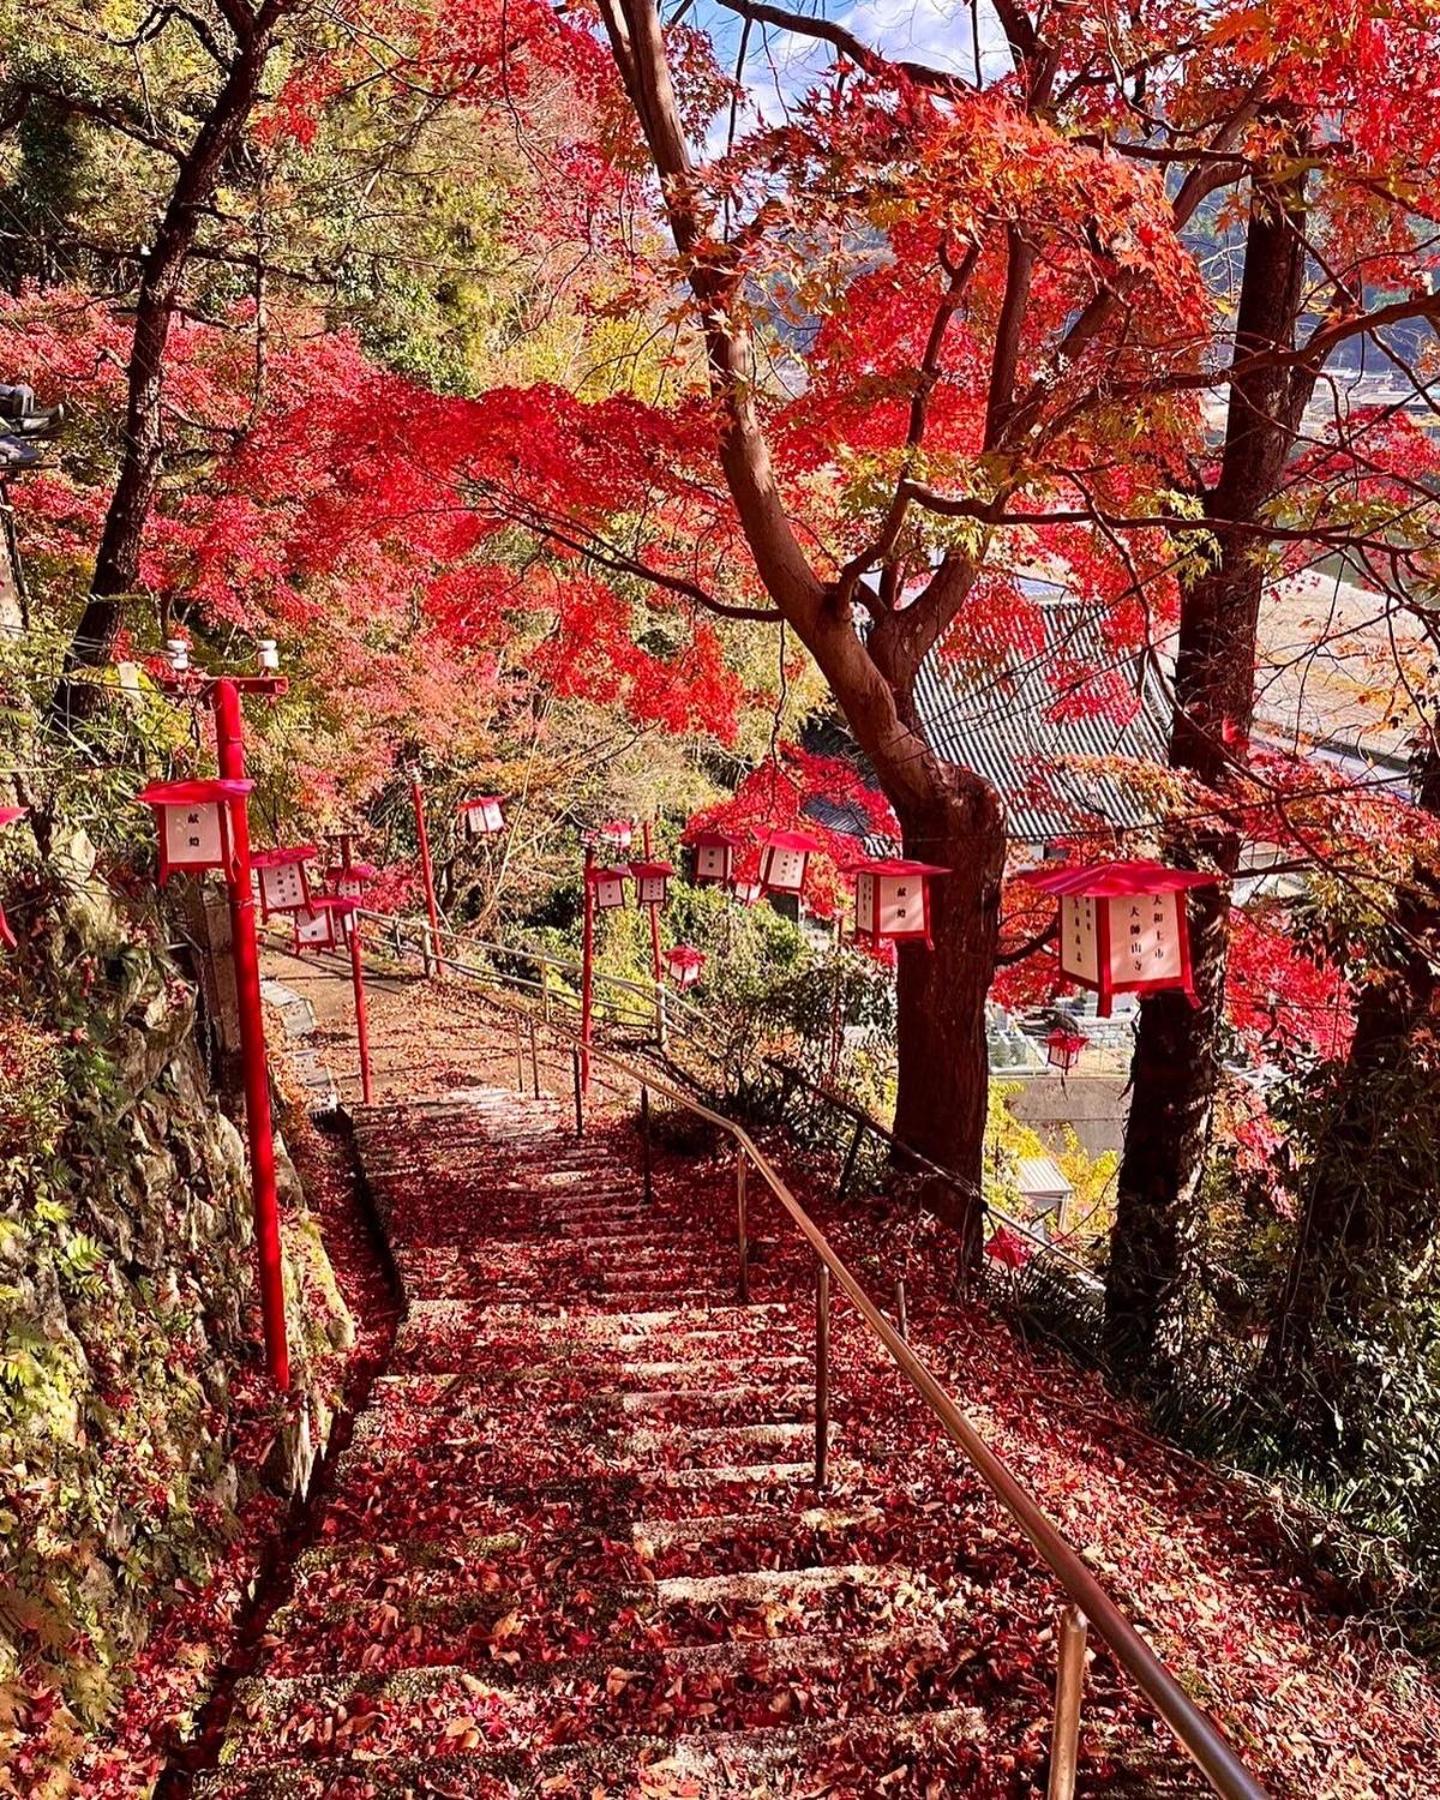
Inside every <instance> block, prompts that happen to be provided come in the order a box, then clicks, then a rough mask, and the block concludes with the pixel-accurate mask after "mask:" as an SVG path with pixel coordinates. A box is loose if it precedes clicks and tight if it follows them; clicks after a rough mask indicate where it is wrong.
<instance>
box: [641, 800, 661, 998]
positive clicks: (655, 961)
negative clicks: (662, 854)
mask: <svg viewBox="0 0 1440 1800" xmlns="http://www.w3.org/2000/svg"><path fill="white" fill-rule="evenodd" d="M644 836H645V860H646V862H649V861H650V859H651V855H652V850H651V844H650V821H649V820H648V819H647V820H646V821H645V826H644ZM650 974H651V978H652V979H653V980H654V982H655V985H656V987H659V985H660V908H659V907H658V906H652V907H651V908H650Z"/></svg>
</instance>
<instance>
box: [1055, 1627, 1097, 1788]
mask: <svg viewBox="0 0 1440 1800" xmlns="http://www.w3.org/2000/svg"><path fill="white" fill-rule="evenodd" d="M1089 1629H1090V1628H1089V1626H1088V1625H1087V1624H1086V1621H1085V1615H1084V1613H1082V1612H1081V1611H1080V1609H1079V1607H1078V1606H1066V1607H1062V1608H1061V1612H1060V1624H1059V1630H1058V1635H1057V1637H1056V1666H1055V1721H1054V1724H1053V1726H1052V1727H1051V1732H1050V1785H1049V1786H1048V1787H1047V1788H1046V1790H1045V1793H1046V1800H1074V1795H1075V1768H1076V1763H1077V1761H1078V1759H1079V1754H1080V1696H1081V1694H1082V1692H1083V1691H1084V1687H1085V1639H1086V1636H1087V1635H1088V1632H1089Z"/></svg>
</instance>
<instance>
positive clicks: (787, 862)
mask: <svg viewBox="0 0 1440 1800" xmlns="http://www.w3.org/2000/svg"><path fill="white" fill-rule="evenodd" d="M758 835H759V840H760V885H761V886H762V887H767V888H769V889H770V891H771V892H772V893H775V894H798V893H799V892H800V890H801V889H802V888H803V887H804V885H805V870H806V867H807V865H808V864H809V861H810V858H811V856H812V855H813V854H814V852H815V851H816V850H823V849H824V848H825V846H824V844H822V843H821V841H820V839H819V838H817V837H812V836H811V835H810V833H809V832H808V831H762V832H760V833H759V834H758Z"/></svg>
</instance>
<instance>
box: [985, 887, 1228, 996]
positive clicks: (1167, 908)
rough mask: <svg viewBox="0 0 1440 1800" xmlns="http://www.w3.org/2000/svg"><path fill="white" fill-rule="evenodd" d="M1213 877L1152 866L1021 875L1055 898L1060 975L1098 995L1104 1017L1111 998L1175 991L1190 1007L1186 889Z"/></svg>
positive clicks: (1191, 979) (1192, 984) (1190, 984)
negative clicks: (1057, 911) (1163, 989)
mask: <svg viewBox="0 0 1440 1800" xmlns="http://www.w3.org/2000/svg"><path fill="white" fill-rule="evenodd" d="M1216 879H1217V878H1216V877H1215V876H1214V875H1205V874H1201V873H1198V872H1197V871H1195V870H1192V869H1167V868H1166V867H1165V865H1164V864H1163V863H1157V862H1118V863H1101V864H1097V865H1096V866H1094V867H1091V868H1060V869H1026V870H1025V871H1024V873H1023V874H1022V875H1021V876H1020V880H1021V881H1027V882H1029V883H1030V885H1031V886H1032V887H1036V888H1039V890H1040V891H1041V893H1044V894H1054V895H1056V896H1057V897H1058V899H1059V901H1060V973H1061V974H1062V975H1063V976H1066V977H1068V979H1069V980H1071V981H1074V982H1078V983H1079V985H1080V986H1081V987H1086V988H1090V989H1092V990H1093V991H1094V992H1095V993H1097V994H1098V995H1099V996H1100V1005H1099V1013H1100V1017H1101V1018H1102V1019H1108V1018H1109V1017H1110V1011H1111V1003H1112V1001H1113V999H1114V997H1115V995H1116V994H1153V993H1157V992H1159V991H1160V990H1161V989H1162V988H1179V989H1180V990H1181V991H1182V992H1183V993H1185V994H1187V995H1188V996H1189V998H1190V1002H1191V1004H1192V1005H1194V1004H1195V1003H1196V1002H1195V988H1194V981H1193V977H1192V973H1191V966H1190V934H1189V931H1188V928H1187V924H1186V918H1185V901H1184V898H1183V896H1184V893H1185V890H1186V889H1187V888H1194V887H1214V886H1215V884H1216Z"/></svg>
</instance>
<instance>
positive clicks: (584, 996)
mask: <svg viewBox="0 0 1440 1800" xmlns="http://www.w3.org/2000/svg"><path fill="white" fill-rule="evenodd" d="M594 861H595V851H594V848H593V846H592V845H590V844H586V846H585V879H584V881H583V882H582V884H581V885H582V886H583V887H584V889H585V910H584V915H583V916H584V926H583V930H582V935H581V939H580V1092H581V1093H582V1094H588V1093H589V1092H590V1014H591V996H592V993H593V990H594V984H595V982H594V978H595V884H594V882H592V881H591V879H590V869H591V865H592V864H593V863H594Z"/></svg>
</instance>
